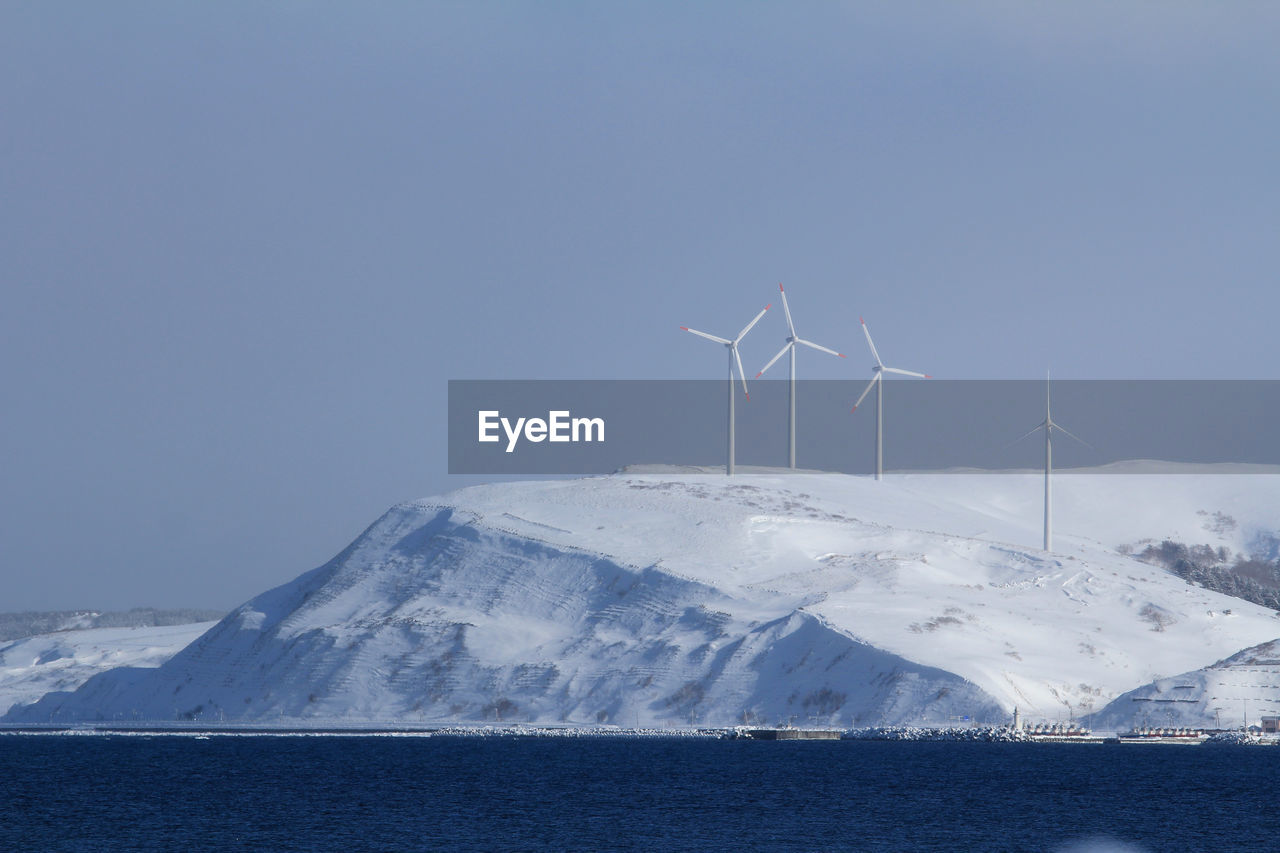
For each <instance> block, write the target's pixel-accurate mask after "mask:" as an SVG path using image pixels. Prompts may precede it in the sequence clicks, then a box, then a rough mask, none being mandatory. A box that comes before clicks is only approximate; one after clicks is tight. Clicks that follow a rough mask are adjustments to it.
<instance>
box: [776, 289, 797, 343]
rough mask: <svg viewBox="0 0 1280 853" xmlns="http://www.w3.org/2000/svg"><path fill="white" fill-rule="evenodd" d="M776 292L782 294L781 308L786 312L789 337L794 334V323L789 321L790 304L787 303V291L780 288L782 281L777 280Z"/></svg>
mask: <svg viewBox="0 0 1280 853" xmlns="http://www.w3.org/2000/svg"><path fill="white" fill-rule="evenodd" d="M778 292H779V293H781V294H782V310H783V311H785V312H786V314H787V328H788V329H790V330H791V337H793V338H794V337H795V336H796V325H795V323H792V322H791V306H790V305H788V304H787V292H786V291H785V290H783V289H782V282H778Z"/></svg>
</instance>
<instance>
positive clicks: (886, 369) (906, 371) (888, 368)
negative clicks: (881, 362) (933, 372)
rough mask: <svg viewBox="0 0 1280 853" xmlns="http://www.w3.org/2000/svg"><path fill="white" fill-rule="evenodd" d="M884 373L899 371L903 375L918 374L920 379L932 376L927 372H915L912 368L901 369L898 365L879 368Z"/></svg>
mask: <svg viewBox="0 0 1280 853" xmlns="http://www.w3.org/2000/svg"><path fill="white" fill-rule="evenodd" d="M880 369H881V370H883V371H884V372H885V373H901V374H902V375H903V376H919V377H920V378H921V379H932V378H933V377H932V376H930V375H929V374H927V373H916V372H915V371H914V370H903V369H902V368H900V367H884V366H881V368H880Z"/></svg>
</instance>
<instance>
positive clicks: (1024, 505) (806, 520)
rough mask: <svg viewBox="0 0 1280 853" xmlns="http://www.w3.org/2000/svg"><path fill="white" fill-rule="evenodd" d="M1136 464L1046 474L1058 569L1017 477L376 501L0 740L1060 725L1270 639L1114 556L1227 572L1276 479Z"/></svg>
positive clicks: (1261, 517)
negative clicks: (141, 727)
mask: <svg viewBox="0 0 1280 853" xmlns="http://www.w3.org/2000/svg"><path fill="white" fill-rule="evenodd" d="M1138 470H1141V466H1140V465H1138V466H1136V467H1135V466H1134V465H1130V466H1129V467H1124V466H1114V467H1112V468H1109V469H1105V470H1101V471H1095V472H1093V473H1090V474H1074V475H1064V476H1062V477H1060V478H1059V479H1058V486H1057V489H1056V506H1057V514H1056V527H1057V529H1058V531H1059V534H1058V538H1057V542H1056V546H1057V548H1056V551H1057V553H1055V554H1053V555H1047V554H1044V553H1042V552H1040V551H1039V550H1037V548H1036V545H1037V544H1038V542H1039V539H1040V531H1039V526H1040V511H1041V505H1040V498H1041V482H1042V481H1041V480H1040V478H1039V477H1038V476H1036V475H1035V474H1033V473H1027V474H1005V475H995V474H936V475H907V476H895V477H890V478H888V479H887V480H885V481H884V482H880V483H877V482H875V481H872V480H869V479H866V478H857V477H848V476H842V475H831V474H810V473H801V474H789V473H783V472H776V471H755V472H749V473H745V474H743V475H742V476H737V477H734V478H732V479H728V478H725V477H723V476H719V475H716V474H688V473H684V474H670V473H657V472H654V473H640V472H626V473H623V474H618V475H614V476H609V477H599V478H591V479H585V480H572V481H570V480H561V481H553V482H520V483H505V484H497V485H490V486H478V487H474V488H470V489H464V490H461V491H459V492H456V493H453V494H451V495H448V496H446V497H444V498H439V499H432V500H424V501H417V502H412V503H407V504H403V505H401V506H398V507H395V508H394V509H392V510H391V511H390V512H388V513H387V514H386V515H385V516H384V517H383V518H382V519H380V520H379V521H378V522H377V523H375V524H374V525H373V526H372V527H370V528H369V530H368V531H366V532H365V534H363V535H362V536H361V537H360V538H359V539H358V540H357V541H356V542H354V543H353V544H352V545H351V546H350V547H348V548H347V549H346V550H345V551H343V552H342V553H341V554H339V555H338V556H337V557H336V558H334V560H333V561H331V562H330V563H329V564H327V565H325V566H323V567H321V568H319V569H316V570H314V571H312V572H309V573H307V574H305V575H303V576H301V577H299V578H298V579H297V580H295V581H293V582H291V583H289V584H285V585H284V586H281V587H279V588H277V589H275V590H271V591H270V592H267V593H264V594H263V595H261V596H259V597H257V598H256V599H254V600H253V601H251V602H249V603H248V604H246V605H244V606H242V607H241V608H239V609H237V610H236V611H235V612H233V613H232V614H230V615H229V616H228V617H227V618H226V619H224V620H223V621H222V622H220V623H219V624H218V625H217V626H216V627H215V628H214V629H213V630H211V631H210V632H209V633H208V634H207V635H205V636H204V637H202V638H201V639H200V640H199V641H197V642H195V643H193V644H192V645H191V646H190V647H188V648H187V649H185V650H184V651H182V652H181V653H179V654H178V655H176V656H175V657H174V658H173V659H171V660H170V661H168V662H167V663H165V664H164V665H162V666H161V667H159V668H158V669H155V670H149V671H136V670H128V669H126V670H118V671H115V672H112V673H106V674H104V675H102V676H98V677H96V678H94V679H92V680H90V682H88V683H87V684H86V685H85V686H84V687H83V688H81V689H80V690H79V691H78V692H77V693H75V694H73V695H66V694H54V695H50V696H48V697H46V698H45V699H44V700H42V701H41V702H40V703H38V704H37V705H36V706H34V707H31V708H27V709H15V710H14V711H13V712H11V714H10V719H13V720H31V721H38V720H47V719H48V718H49V716H50V714H53V713H57V714H58V715H59V718H61V719H66V718H70V717H77V718H87V719H93V718H97V717H99V716H102V717H110V716H112V715H113V714H116V713H119V712H120V711H121V710H122V709H140V710H141V712H142V713H143V714H144V715H148V716H151V717H154V718H158V719H172V718H173V717H174V716H175V715H176V716H187V717H194V718H201V719H217V718H219V717H221V718H226V719H279V718H280V717H282V716H283V717H292V718H310V719H328V718H340V719H347V720H404V721H412V722H419V721H466V720H475V721H479V720H489V721H493V720H504V721H533V722H546V723H560V722H575V723H580V722H586V723H593V722H612V723H622V724H626V725H637V724H638V725H654V724H662V723H676V724H688V723H690V722H696V723H698V724H732V723H738V722H742V721H743V720H749V721H764V722H776V721H779V720H789V719H794V720H796V721H797V722H820V723H823V724H832V725H841V726H853V725H873V724H881V723H889V724H893V723H901V722H921V721H931V722H935V723H941V722H943V721H945V720H946V719H948V718H951V717H958V716H966V715H967V716H970V717H974V718H977V719H980V720H981V719H986V720H998V719H1002V718H1003V717H1004V715H1005V714H1006V713H1008V712H1009V711H1011V710H1012V708H1013V707H1014V706H1015V705H1016V706H1019V707H1020V708H1021V709H1022V711H1023V713H1024V714H1026V715H1027V716H1028V717H1030V718H1032V719H1035V718H1043V719H1049V720H1052V719H1058V718H1065V717H1068V716H1078V715H1080V714H1082V713H1085V712H1088V711H1091V710H1097V709H1099V708H1101V707H1103V706H1104V705H1105V704H1107V703H1108V702H1109V701H1110V700H1111V699H1113V698H1115V697H1116V696H1118V695H1120V694H1121V693H1123V692H1125V691H1127V690H1130V689H1133V688H1134V687H1135V686H1136V685H1140V684H1143V683H1145V682H1149V681H1152V680H1153V679H1155V678H1157V677H1159V676H1163V675H1166V674H1168V673H1170V672H1182V671H1188V670H1192V669H1196V668H1199V667H1203V666H1205V665H1207V664H1209V663H1212V662H1213V661H1216V660H1220V659H1222V658H1223V657H1226V656H1227V655H1230V654H1232V653H1234V652H1236V651H1237V650H1239V649H1241V648H1244V647H1247V646H1252V645H1256V644H1258V643H1261V642H1265V641H1268V640H1271V639H1274V638H1275V637H1276V636H1280V619H1277V618H1276V616H1275V615H1274V613H1273V612H1272V611H1269V610H1266V609H1264V608H1261V607H1257V606H1255V605H1251V604H1248V603H1246V602H1243V601H1240V600H1238V599H1231V598H1227V597H1225V596H1222V595H1219V594H1217V593H1213V592H1210V591H1208V590H1204V589H1199V588H1196V587H1192V586H1189V585H1188V584H1186V583H1184V582H1183V581H1181V580H1179V579H1178V578H1176V577H1174V576H1173V575H1171V574H1169V573H1167V572H1165V571H1164V570H1162V569H1158V568H1156V567H1153V566H1149V565H1146V564H1143V563H1139V562H1137V561H1135V560H1133V559H1130V558H1127V557H1125V556H1122V555H1120V554H1118V553H1116V550H1115V549H1116V547H1117V546H1118V545H1121V544H1130V543H1135V542H1138V541H1141V540H1142V539H1148V538H1150V539H1156V540H1160V539H1164V538H1172V539H1176V540H1178V541H1185V542H1188V543H1210V544H1213V545H1214V546H1215V547H1218V546H1219V545H1221V546H1223V547H1230V548H1232V549H1233V550H1238V551H1241V552H1247V551H1248V549H1249V548H1250V547H1252V543H1255V542H1264V541H1269V540H1268V539H1267V537H1272V538H1274V536H1275V533H1276V530H1277V528H1278V527H1280V525H1277V524H1276V523H1275V522H1274V521H1273V519H1276V518H1278V517H1280V514H1278V513H1277V510H1278V509H1280V506H1278V504H1280V489H1277V484H1278V483H1280V471H1271V472H1269V473H1266V474H1250V475H1236V474H1231V473H1223V470H1224V469H1221V468H1218V469H1214V472H1209V471H1207V470H1205V469H1199V468H1194V467H1188V466H1180V468H1179V471H1180V473H1178V474H1172V475H1170V474H1166V475H1161V476H1141V475H1140V474H1138V473H1136V471H1138ZM1223 517H1230V519H1231V523H1230V524H1226V523H1224V522H1223V521H1222V518H1223ZM1228 610H1230V611H1232V612H1231V614H1230V615H1227V614H1226V611H1228Z"/></svg>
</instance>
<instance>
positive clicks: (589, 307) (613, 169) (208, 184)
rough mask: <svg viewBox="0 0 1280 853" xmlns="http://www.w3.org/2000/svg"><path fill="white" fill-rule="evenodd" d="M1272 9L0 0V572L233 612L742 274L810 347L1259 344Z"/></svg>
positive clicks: (950, 354) (1279, 146)
mask: <svg viewBox="0 0 1280 853" xmlns="http://www.w3.org/2000/svg"><path fill="white" fill-rule="evenodd" d="M1278 9H1280V7H1276V6H1275V5H1274V4H1270V3H1247V2H1240V3H1230V4H1221V3H1207V2H1206V3H1202V4H1193V3H1177V2H1172V3H1171V2H1158V3H1157V2H1150V3H1137V2H1123V0H1122V2H1106V3H1102V2H1095V3H1087V2H1086V3H1069V4H1068V3H1061V4H1032V3H1017V2H988V3H973V4H963V3H941V2H938V3H902V2H893V3H813V4H804V3H787V4H781V3H775V4H765V3H739V2H732V3H728V2H726V3H701V4H690V5H685V4H680V5H678V4H665V3H658V4H642V3H633V4H622V3H541V2H539V3H493V4H484V3H471V2H466V3H463V2H458V3H408V2H404V3H345V4H340V3H311V2H308V3H303V2H280V3H272V4H258V3H225V2H216V3H215V2H206V3H199V4H195V3H190V4H172V3H159V2H156V3H129V2H119V3H110V4H101V3H60V4H55V3H47V2H35V1H34V0H33V2H8V3H4V4H3V5H0V288H2V290H3V303H2V307H3V310H0V365H3V367H2V368H0V371H2V372H0V399H2V400H3V416H2V417H0V472H2V476H0V543H2V544H3V556H2V557H0V609H2V610H13V609H22V608H52V607H74V606H86V607H90V606H91V607H112V608H116V607H128V606H134V605H155V606H210V607H231V606H233V605H235V604H237V603H239V602H240V601H242V600H244V599H246V598H248V597H249V596H251V595H253V594H255V593H257V592H259V591H260V590H262V589H264V588H266V587H267V586H270V585H274V584H276V583H279V582H282V581H284V580H287V579H289V578H291V577H293V576H295V575H296V574H298V573H300V572H302V571H304V570H306V569H308V568H311V567H313V566H314V565H317V564H319V563H321V562H323V561H324V560H326V559H327V558H328V557H329V556H331V555H332V554H333V553H334V552H335V551H337V550H338V549H339V548H340V547H342V546H343V545H344V544H345V543H346V542H347V541H349V540H350V539H351V538H352V537H353V536H355V535H356V534H358V533H359V532H360V530H361V529H362V528H363V527H364V526H365V525H367V524H368V523H369V522H371V521H372V520H373V519H374V518H375V517H376V516H377V515H378V514H379V513H380V512H381V511H382V510H383V509H385V508H386V507H387V506H389V505H390V504H392V503H394V502H396V501H399V500H404V499H409V498H414V497H420V496H424V495H428V494H433V493H438V492H441V491H444V490H447V489H449V488H452V487H453V486H455V485H458V484H459V483H460V482H461V481H460V480H456V479H451V478H449V477H448V476H447V475H446V474H445V467H446V465H445V463H446V457H445V446H444V423H445V417H444V404H445V393H446V381H447V380H448V379H451V378H455V379H456V378H511V379H519V378H664V377H679V378H699V377H705V376H718V375H719V373H720V371H721V370H722V364H721V356H720V355H719V354H717V353H716V352H715V351H714V349H712V348H710V347H709V346H703V344H705V343H706V342H704V341H699V340H698V339H696V338H693V337H692V336H689V335H684V334H683V333H680V332H679V330H678V329H677V326H679V325H681V324H685V325H690V326H694V327H697V328H706V329H708V330H709V331H713V332H718V333H724V332H729V331H733V330H734V329H736V328H738V327H739V326H741V325H742V324H743V323H745V322H746V320H748V319H749V318H750V317H751V316H752V314H754V312H755V311H757V310H759V308H760V307H763V305H764V304H765V303H766V302H769V301H773V300H776V292H777V282H778V281H785V282H786V283H787V285H788V292H789V294H790V295H791V297H792V308H793V310H794V312H795V316H796V323H797V327H798V329H799V331H800V333H801V335H803V336H805V337H808V338H811V339H813V340H816V341H818V342H819V343H823V344H827V345H829V346H832V347H835V348H837V349H840V350H843V351H846V352H848V353H849V354H850V355H851V359H850V360H848V361H840V360H837V359H828V358H825V357H821V356H819V355H818V354H816V353H814V354H812V356H810V357H807V358H805V359H804V361H803V362H802V374H803V375H805V376H807V377H809V378H851V377H854V376H865V375H866V369H865V368H866V366H867V364H869V360H868V357H867V354H866V351H865V345H864V344H863V343H862V341H861V339H860V337H859V333H858V328H857V321H858V316H859V315H864V316H865V317H866V318H867V321H868V323H869V324H870V325H871V328H872V329H873V331H874V333H875V335H876V341H877V345H878V346H879V347H880V349H881V353H882V355H883V356H884V357H885V359H886V361H887V362H888V363H890V364H893V363H895V362H896V363H900V364H902V365H903V366H905V367H910V368H915V369H920V370H925V371H928V372H930V373H934V374H936V375H939V376H946V377H951V378H1027V377H1034V376H1038V375H1041V374H1042V373H1043V371H1044V369H1045V367H1046V366H1049V365H1052V367H1053V368H1054V371H1055V375H1060V376H1063V377H1071V378H1186V379H1193V378H1208V377H1219V376H1231V377H1238V378H1268V379H1274V378H1280V377H1277V375H1276V373H1277V371H1276V369H1275V359H1274V356H1275V352H1276V344H1275V332H1274V328H1275V325H1276V318H1277V309H1278V308H1280V295H1278V293H1277V288H1276V286H1275V284H1276V270H1277V266H1278V265H1277V246H1280V241H1278V240H1277V237H1280V192H1278V191H1280V169H1278V168H1277V163H1276V152H1277V151H1280V132H1278V131H1280V127H1278V123H1280V58H1278V57H1277V51H1276V50H1275V45H1276V44H1280V11H1278ZM782 335H783V332H782V319H781V316H780V315H778V316H775V315H773V314H772V313H771V315H770V316H769V317H767V318H766V319H765V321H763V322H762V324H761V326H760V327H759V329H758V331H756V332H753V333H752V336H751V338H749V339H748V340H747V342H746V343H744V347H743V355H744V361H746V362H747V368H748V370H749V371H750V372H752V373H754V371H755V370H758V369H759V367H760V366H762V365H763V363H764V362H765V361H766V360H767V359H768V358H769V356H771V355H772V353H773V352H774V351H775V350H776V349H777V347H778V346H779V345H780V344H781V343H782V340H781V338H782Z"/></svg>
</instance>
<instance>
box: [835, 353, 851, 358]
mask: <svg viewBox="0 0 1280 853" xmlns="http://www.w3.org/2000/svg"><path fill="white" fill-rule="evenodd" d="M836 355H838V356H840V357H841V358H848V357H849V356H847V355H845V354H844V353H842V352H838V353H836Z"/></svg>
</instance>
